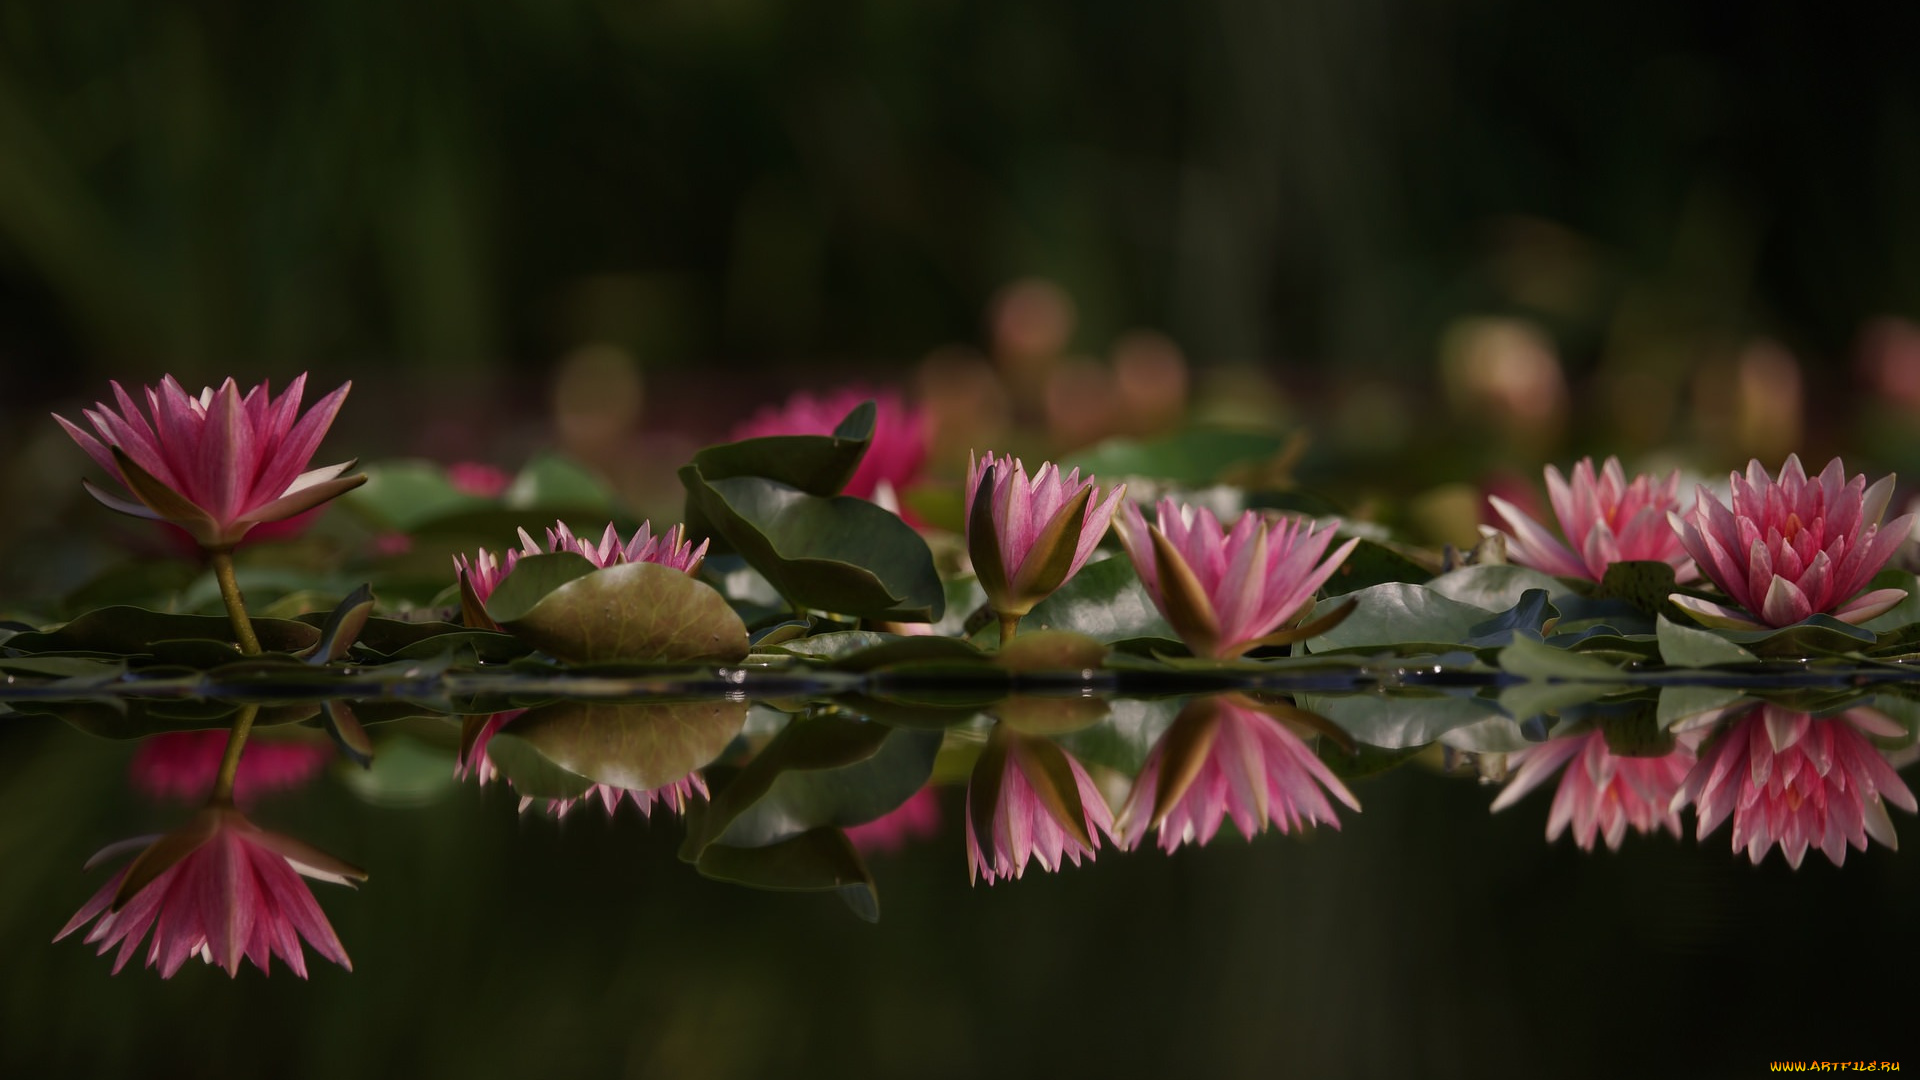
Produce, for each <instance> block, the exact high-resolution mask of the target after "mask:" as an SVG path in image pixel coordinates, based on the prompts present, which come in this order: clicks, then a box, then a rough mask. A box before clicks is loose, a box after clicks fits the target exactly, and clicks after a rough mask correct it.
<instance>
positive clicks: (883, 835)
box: [847, 786, 940, 855]
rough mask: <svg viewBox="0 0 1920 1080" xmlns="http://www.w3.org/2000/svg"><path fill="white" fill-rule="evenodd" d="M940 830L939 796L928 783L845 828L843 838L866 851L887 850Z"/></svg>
mask: <svg viewBox="0 0 1920 1080" xmlns="http://www.w3.org/2000/svg"><path fill="white" fill-rule="evenodd" d="M939 834H940V796H939V793H938V792H936V791H934V789H933V788H932V787H931V786H929V787H923V788H921V789H920V790H919V791H916V792H914V793H913V797H912V798H910V799H908V800H907V801H906V802H903V803H901V804H900V805H899V806H896V807H894V808H893V809H892V810H889V811H888V812H886V813H885V814H882V815H881V816H879V817H877V818H875V819H873V820H872V821H869V822H867V823H866V824H865V825H855V826H853V827H852V828H850V829H848V830H847V839H848V840H850V841H852V843H853V846H854V847H857V848H859V849H860V850H861V851H862V852H864V853H866V854H868V855H874V854H891V853H893V852H896V851H899V850H900V849H901V848H904V847H906V846H907V845H909V844H911V843H913V842H914V841H916V840H931V839H932V838H933V837H935V836H938V835H939Z"/></svg>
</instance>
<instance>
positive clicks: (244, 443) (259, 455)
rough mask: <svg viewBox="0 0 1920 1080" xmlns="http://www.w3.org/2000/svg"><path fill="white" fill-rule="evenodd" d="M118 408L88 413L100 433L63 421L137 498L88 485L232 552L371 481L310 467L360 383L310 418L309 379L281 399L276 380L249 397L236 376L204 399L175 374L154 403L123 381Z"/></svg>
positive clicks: (120, 506)
mask: <svg viewBox="0 0 1920 1080" xmlns="http://www.w3.org/2000/svg"><path fill="white" fill-rule="evenodd" d="M112 385H113V396H114V402H115V403H114V404H113V405H108V404H107V403H105V402H100V403H99V404H97V405H95V406H94V407H93V408H91V409H86V410H83V411H82V413H81V415H82V416H84V417H85V418H86V420H87V422H88V423H89V424H91V425H92V427H93V432H92V433H88V432H86V431H84V430H82V429H81V428H80V427H79V425H77V424H74V423H72V422H71V421H69V420H67V419H66V418H65V417H62V416H55V417H54V419H55V420H56V421H58V422H59V424H60V426H61V427H62V428H64V429H66V432H67V434H68V435H71V436H73V441H74V442H77V443H79V444H80V448H81V449H82V450H85V451H86V452H87V454H88V456H89V457H91V458H93V460H94V461H95V462H96V463H97V464H99V466H100V467H101V468H102V469H105V470H106V471H107V472H108V474H109V475H111V476H114V477H115V478H117V479H118V480H119V481H120V483H121V484H122V485H123V486H124V487H125V488H126V489H127V491H128V492H129V493H131V494H132V496H133V499H132V500H131V501H130V500H127V499H123V498H120V497H119V496H116V495H112V494H109V493H107V492H105V491H102V490H100V489H99V488H97V487H95V486H94V485H93V484H92V483H91V482H87V481H83V483H85V484H86V488H87V491H88V492H89V493H90V494H91V495H92V496H93V497H94V498H95V499H98V500H99V501H100V502H101V503H102V504H104V505H106V506H107V507H109V508H111V509H114V510H118V511H120V512H121V513H123V514H132V515H133V516H135V517H144V518H151V519H153V520H156V521H167V522H171V523H173V524H175V525H178V526H179V527H180V528H182V529H185V530H186V531H187V532H188V533H189V534H191V535H192V536H193V538H194V540H195V541H197V542H198V543H199V544H200V546H201V547H202V548H205V549H207V550H209V551H226V550H229V549H231V548H232V547H233V546H234V545H235V544H237V543H239V542H240V540H241V539H242V538H243V537H245V536H246V535H247V532H248V530H250V529H252V528H253V527H254V526H256V525H259V524H262V523H264V522H269V521H280V520H282V519H284V518H290V517H293V516H294V515H295V514H299V513H301V512H303V511H306V510H311V509H313V508H314V507H316V506H319V505H320V504H321V503H324V502H326V501H327V500H329V499H331V498H333V497H335V496H336V495H339V494H341V493H342V492H346V491H350V490H352V489H353V488H356V487H358V486H360V485H361V484H364V483H366V480H367V478H366V476H365V475H363V474H362V475H354V476H345V475H342V474H343V473H345V472H347V470H349V469H351V468H353V465H354V463H353V462H352V461H345V462H341V463H340V464H338V465H328V466H324V467H322V468H318V469H311V470H309V469H307V465H308V463H309V462H311V461H312V459H313V455H314V451H316V450H318V449H319V448H320V440H321V439H322V438H323V437H324V436H325V435H326V433H327V428H328V427H329V426H331V425H332V423H333V418H334V415H335V414H336V413H338V412H339V411H340V403H341V402H342V401H344V400H346V396H347V390H348V389H349V388H350V387H351V386H352V385H353V384H352V383H343V384H341V386H340V388H339V389H337V390H335V391H334V392H333V393H331V394H328V395H327V396H326V397H324V398H321V399H320V400H319V401H318V402H316V403H315V404H314V406H313V408H311V409H309V410H307V411H306V413H305V414H304V415H303V414H302V413H301V412H300V398H301V395H302V393H303V392H304V391H305V390H306V385H307V377H306V376H305V375H301V376H300V377H298V378H296V379H294V380H293V383H292V384H291V385H290V386H288V387H287V388H286V390H284V391H282V392H281V394H280V396H279V397H277V398H276V397H274V396H273V395H272V394H271V393H270V392H269V391H268V389H267V384H266V383H261V384H260V385H259V386H256V387H254V388H253V389H251V390H249V391H247V392H246V393H245V394H244V395H242V394H241V392H240V388H239V386H238V385H237V384H235V383H234V381H233V380H232V379H228V380H227V381H226V382H224V383H221V384H220V386H219V387H218V388H214V387H208V388H207V389H205V390H202V391H200V393H199V394H198V395H194V394H189V393H187V392H186V391H185V390H183V389H181V387H180V384H179V383H177V382H175V381H174V379H173V376H171V375H169V376H167V377H166V378H164V379H162V380H160V385H159V386H150V387H147V388H146V391H145V407H144V408H143V407H142V404H141V403H140V402H139V401H136V400H135V398H134V397H133V395H131V394H129V393H127V391H126V390H125V389H123V388H122V387H121V386H120V384H119V383H117V382H116V383H113V384H112Z"/></svg>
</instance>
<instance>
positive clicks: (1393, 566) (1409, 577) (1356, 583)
mask: <svg viewBox="0 0 1920 1080" xmlns="http://www.w3.org/2000/svg"><path fill="white" fill-rule="evenodd" d="M1433 576H1434V568H1433V567H1431V566H1427V565H1425V564H1423V563H1420V562H1417V561H1415V560H1414V559H1412V558H1410V557H1408V556H1407V555H1405V554H1402V553H1401V552H1399V551H1396V550H1395V549H1393V548H1391V547H1388V546H1387V545H1385V544H1382V543H1380V542H1378V541H1375V540H1368V539H1364V538H1362V539H1361V541H1360V543H1358V544H1356V545H1355V546H1354V549H1353V550H1352V551H1351V552H1349V553H1348V555H1347V557H1346V558H1345V559H1344V560H1342V561H1341V563H1340V568H1339V569H1337V570H1335V571H1334V572H1333V576H1332V577H1330V578H1328V579H1327V584H1326V591H1327V595H1329V596H1339V595H1341V594H1343V593H1351V592H1357V591H1359V590H1361V589H1366V588H1370V587H1372V586H1375V585H1382V584H1385V583H1387V582H1391V581H1398V582H1404V583H1407V584H1424V583H1425V582H1428V581H1431V580H1433Z"/></svg>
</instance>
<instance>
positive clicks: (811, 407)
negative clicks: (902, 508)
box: [731, 386, 927, 509]
mask: <svg viewBox="0 0 1920 1080" xmlns="http://www.w3.org/2000/svg"><path fill="white" fill-rule="evenodd" d="M869 400H871V401H872V402H873V404H874V418H873V439H872V441H870V442H869V443H868V444H867V453H866V456H865V457H862V458H861V459H860V465H859V467H858V468H856V469H854V470H853V476H852V478H851V479H849V480H848V481H847V485H846V487H844V488H842V489H841V494H844V495H851V496H853V497H854V498H856V499H867V500H869V501H873V502H879V503H882V504H892V505H889V506H888V508H889V509H894V508H895V506H897V500H896V499H895V498H894V496H895V495H897V494H898V493H899V492H901V491H904V490H906V489H907V488H909V487H911V486H912V485H913V484H914V483H915V482H916V481H918V480H919V479H920V470H921V467H922V466H924V465H925V464H926V460H927V413H926V410H925V409H922V408H920V407H918V406H912V407H909V406H908V405H907V403H906V402H905V401H904V400H903V399H902V398H901V396H900V395H899V393H897V392H895V391H890V390H887V391H879V392H874V391H870V390H868V389H866V388H865V387H860V386H845V387H841V388H840V389H838V390H830V391H828V392H826V393H824V394H809V393H805V392H801V393H797V394H795V395H793V396H792V397H790V398H788V399H787V400H786V401H785V402H783V403H781V404H779V405H769V406H767V407H766V408H764V409H761V410H760V411H759V412H756V413H754V414H753V416H752V417H750V418H749V419H747V420H745V421H743V422H742V423H740V424H739V425H738V426H736V427H735V428H734V429H733V432H732V436H731V437H732V438H733V439H735V440H739V439H757V438H760V437H762V436H766V435H831V434H833V429H834V428H836V427H838V426H839V425H840V421H842V420H844V419H846V418H847V414H848V413H850V412H852V411H853V410H854V409H855V408H856V407H858V406H859V405H860V404H861V403H862V402H865V401H869Z"/></svg>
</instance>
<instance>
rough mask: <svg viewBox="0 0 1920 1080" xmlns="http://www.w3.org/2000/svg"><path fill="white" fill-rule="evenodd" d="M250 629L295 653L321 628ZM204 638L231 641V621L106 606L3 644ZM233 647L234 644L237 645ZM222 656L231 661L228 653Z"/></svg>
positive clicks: (112, 649) (113, 645) (45, 648)
mask: <svg viewBox="0 0 1920 1080" xmlns="http://www.w3.org/2000/svg"><path fill="white" fill-rule="evenodd" d="M253 632H254V634H255V636H257V637H258V638H259V639H260V647H261V648H262V649H265V650H267V651H269V652H284V653H292V652H298V651H300V650H301V649H305V648H309V647H311V646H312V645H313V643H314V642H316V641H318V640H320V631H318V630H316V629H314V628H313V627H311V626H308V625H307V624H306V623H301V622H294V621H293V620H291V619H254V620H253ZM181 639H189V640H202V641H219V642H225V643H228V644H233V643H234V636H233V623H232V622H230V621H229V620H228V619H227V617H226V616H224V615H173V614H167V613H163V612H158V611H147V610H145V609H144V608H135V607H107V608H100V609H99V610H97V611H90V612H87V613H86V614H85V615H82V616H80V617H79V618H77V619H75V620H73V621H72V622H70V623H68V624H66V625H65V626H62V627H61V628H60V629H58V630H53V631H42V632H37V633H24V634H15V635H14V636H13V637H11V638H9V639H7V647H8V648H10V649H14V650H17V651H19V652H106V653H122V654H125V653H145V652H149V651H151V647H152V645H153V644H154V643H155V642H158V641H169V640H181ZM235 648H236V649H237V648H238V646H237V645H235ZM226 659H233V656H232V655H226Z"/></svg>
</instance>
